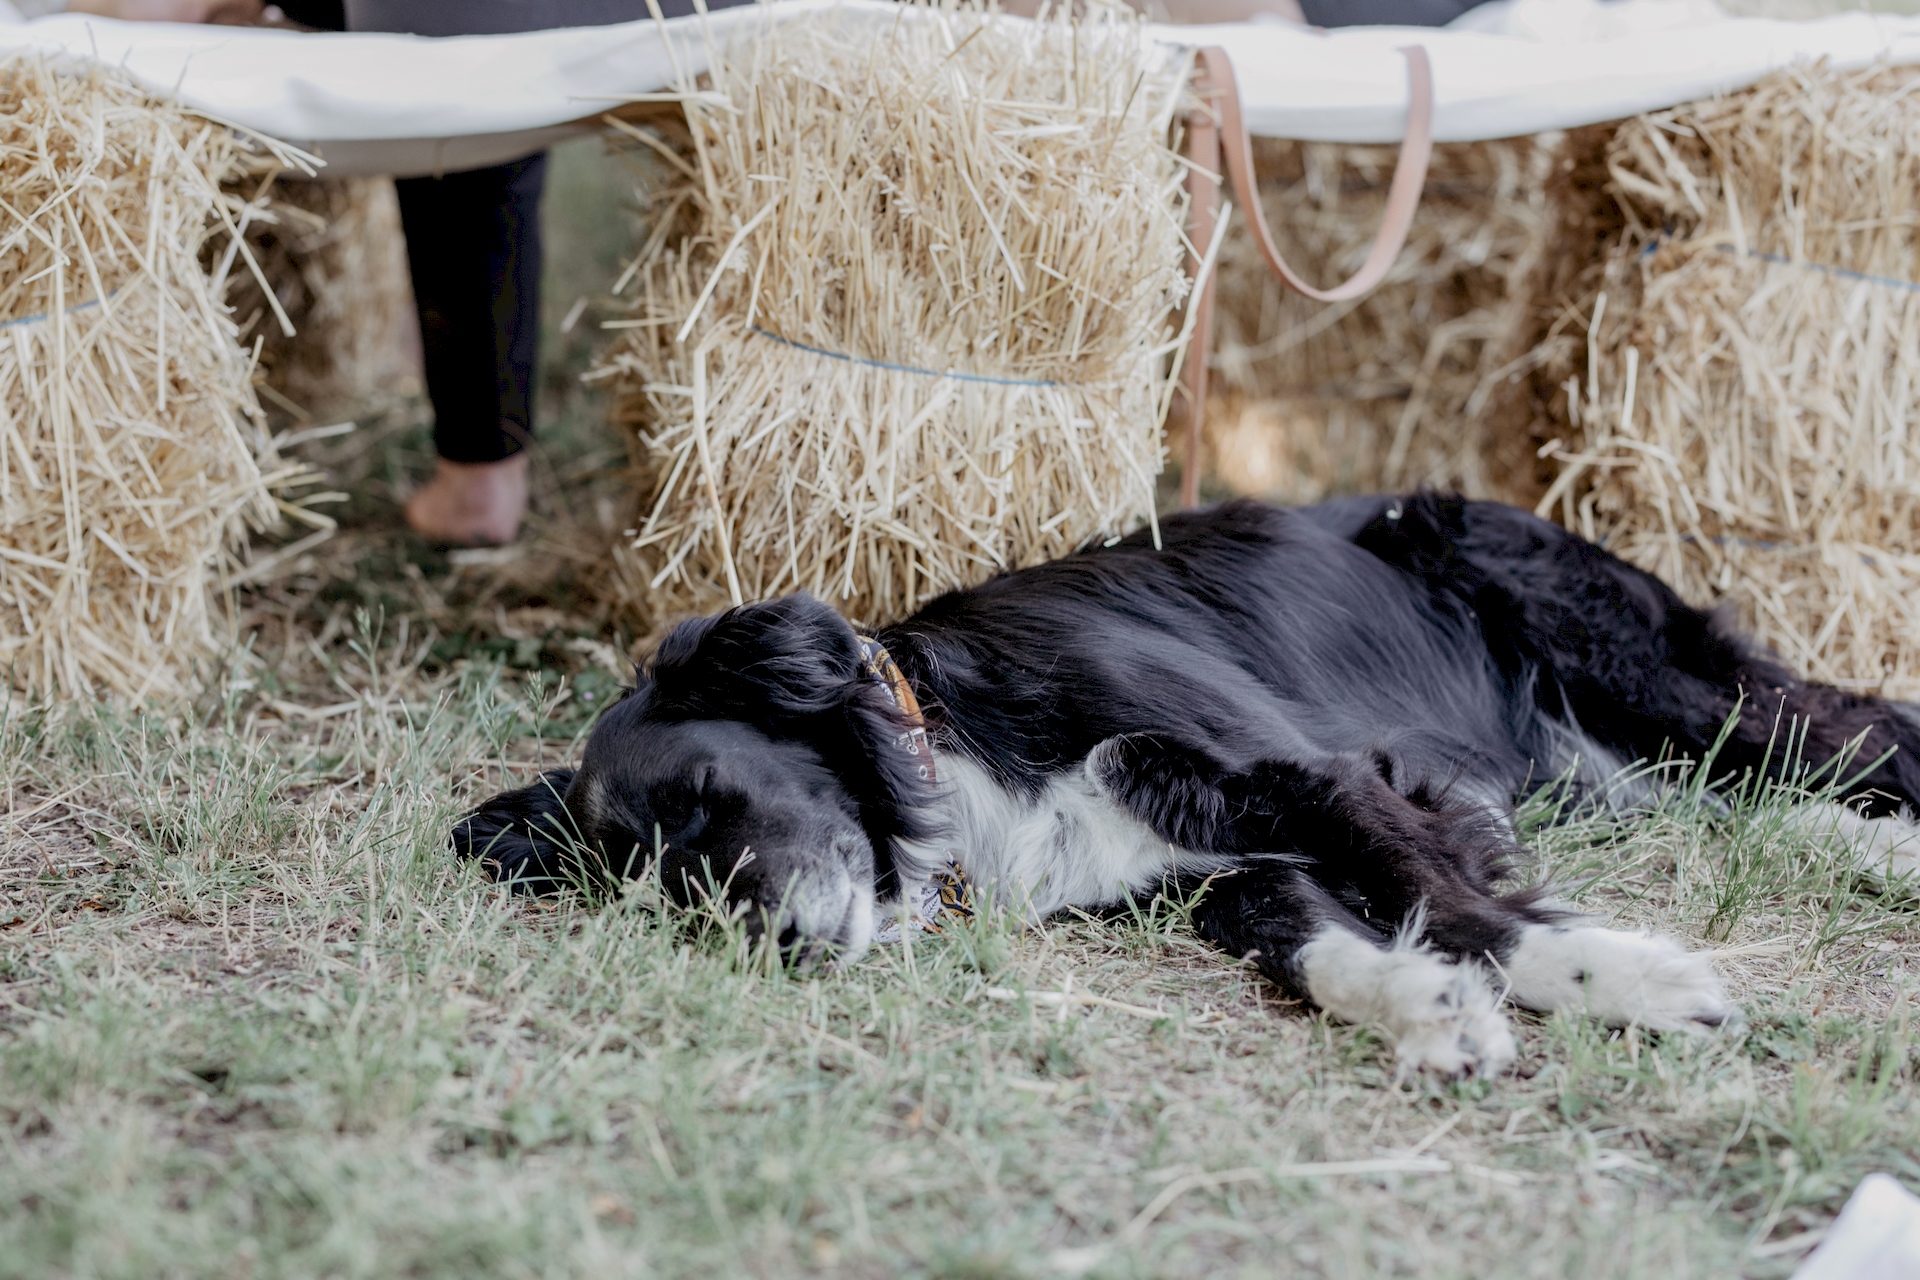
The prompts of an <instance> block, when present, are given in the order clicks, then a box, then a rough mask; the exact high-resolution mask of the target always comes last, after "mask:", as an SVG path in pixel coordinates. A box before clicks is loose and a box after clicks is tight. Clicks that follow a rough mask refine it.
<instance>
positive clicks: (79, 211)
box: [0, 55, 326, 698]
mask: <svg viewBox="0 0 1920 1280" xmlns="http://www.w3.org/2000/svg"><path fill="white" fill-rule="evenodd" d="M253 145H254V144H252V143H250V142H248V141H247V140H246V139H243V138H242V137H241V136H240V135H238V134H236V133H235V131H234V130H233V128H232V127H231V126H228V125H223V124H217V123H214V122H211V121H208V120H205V119H203V118H200V117H197V116H193V115H190V114H188V113H187V112H185V111H183V110H181V109H180V108H178V107H176V106H173V105H171V104H169V103H166V102H164V101H161V100H159V99H156V98H155V97H153V96H152V95H151V94H150V93H148V92H147V91H145V90H143V89H140V88H138V87H137V86H135V85H134V84H133V83H132V82H131V81H129V80H128V79H127V78H125V77H124V76H121V75H119V74H117V73H115V72H113V71H110V70H107V69H104V68H100V67H97V66H88V65H84V64H79V65H75V64H66V65H58V64H54V63H51V62H49V61H46V60H44V59H41V58H39V57H37V56H31V55H29V56H21V57H16V58H14V59H13V60H12V61H10V62H7V63H5V64H4V65H0V201H3V203H0V670H4V671H5V672H6V673H7V677H8V680H9V682H10V683H11V685H12V687H13V688H14V689H16V690H19V691H22V692H25V693H27V694H29V695H32V696H47V695H53V694H64V695H66V696H70V697H71V696H83V695H90V694H98V693H113V694H118V695H122V696H126V697H132V698H139V697H173V696H178V695H180V694H182V693H184V692H186V691H187V690H188V689H189V687H190V680H191V677H192V674H193V670H194V667H195V665H196V664H205V663H206V662H208V661H209V660H211V659H212V658H214V657H215V655H216V654H217V653H218V652H219V651H220V650H221V649H222V648H223V647H224V646H225V645H226V644H227V643H228V642H229V641H230V639H231V625H230V610H229V606H228V603H227V601H226V600H225V599H224V598H223V594H222V592H221V590H220V586H221V582H222V579H223V578H226V577H227V576H228V575H230V574H232V573H234V572H235V571H236V570H238V569H240V568H241V567H242V565H243V563H244V556H245V540H246V535H247V533H248V531H249V530H259V529H264V528H267V527H269V526H271V525H275V524H277V523H279V521H280V516H281V513H282V512H283V511H292V512H293V513H295V514H297V515H300V516H301V517H302V518H303V519H305V520H307V521H308V522H309V523H318V524H324V523H326V522H325V520H324V518H323V517H319V516H315V515H312V514H311V513H307V512H305V511H304V510H302V509H300V508H298V507H295V506H292V505H291V504H289V503H287V502H285V501H283V500H282V498H281V497H280V496H279V495H280V494H282V493H284V492H286V491H287V490H288V488H289V487H290V486H292V485H294V484H296V483H297V482H298V481H300V480H302V479H304V478H305V476H304V469H303V468H299V467H295V466H291V465H288V464H286V463H283V462H282V461H281V460H280V459H279V458H278V456H277V455H276V452H275V450H274V447H273V444H272V442H271V441H270V440H269V439H268V438H267V436H266V435H265V433H264V431H263V430H262V429H261V426H260V422H259V417H258V408H257V406H256V404H255V402H254V397H253V389H252V386H251V376H252V359H251V354H250V352H249V351H247V350H246V349H244V348H242V347H241V346H240V345H239V343H238V342H237V341H236V339H235V333H234V327H233V323H232V321H231V320H230V318H229V316H228V313H227V310H226V308H225V307H224V306H223V305H222V303H221V295H222V292H223V289H224V286H223V284H222V281H221V279H220V278H219V276H221V275H222V274H224V271H225V270H228V269H231V270H246V269H247V263H246V261H245V260H244V255H239V254H229V253H228V252H227V249H228V248H229V247H230V246H232V245H233V244H234V238H233V237H234V233H237V232H238V231H239V230H240V229H241V222H243V221H244V219H245V218H246V216H247V210H246V208H245V205H244V203H243V202H241V201H239V200H238V199H237V198H232V197H225V196H223V195H222V192H221V183H222V182H223V181H226V180H228V179H229V178H232V177H234V176H237V175H238V174H239V173H240V172H241V171H242V170H243V169H244V168H246V167H248V166H257V165H259V164H260V163H261V162H262V156H263V155H264V159H265V162H266V163H268V164H276V163H285V164H291V163H294V159H293V156H292V154H291V153H279V152H275V151H273V150H272V149H271V148H269V149H268V150H267V151H266V152H264V153H261V154H249V151H250V148H252V147H253ZM223 242H224V243H223ZM209 262H210V263H211V264H213V266H214V273H213V274H210V273H209V271H208V269H207V265H205V264H206V263H209Z"/></svg>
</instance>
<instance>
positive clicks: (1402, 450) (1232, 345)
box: [1203, 134, 1562, 505]
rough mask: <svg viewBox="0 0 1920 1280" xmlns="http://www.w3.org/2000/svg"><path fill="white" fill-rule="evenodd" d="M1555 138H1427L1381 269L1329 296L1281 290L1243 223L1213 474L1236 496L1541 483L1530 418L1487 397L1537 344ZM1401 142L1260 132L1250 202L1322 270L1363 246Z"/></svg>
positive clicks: (1284, 240) (1224, 286)
mask: <svg viewBox="0 0 1920 1280" xmlns="http://www.w3.org/2000/svg"><path fill="white" fill-rule="evenodd" d="M1561 141H1562V140H1561V135H1557V134H1549V135H1543V136H1542V137H1540V138H1518V139H1509V140H1504V141H1496V142H1477V143H1450V144H1442V145H1439V146H1436V147H1435V148H1434V150H1433V160H1432V164H1431V167H1430V168H1429V171H1428V177H1427V185H1426V191H1425V193H1424V194H1423V196H1422V198H1421V203H1420V208H1419V211H1418V213H1417V214H1416V215H1415V217H1414V221H1413V229H1412V232H1411V233H1410V234H1409V236H1408V238H1407V246H1406V248H1405V249H1404V250H1403V251H1402V252H1401V254H1400V257H1399V259H1398V260H1397V261H1396V262H1395V264H1394V267H1393V270H1392V272H1391V273H1390V274H1389V275H1388V276H1387V279H1386V282H1385V283H1384V284H1382V285H1381V287H1380V288H1379V289H1378V290H1376V291H1375V292H1374V293H1372V294H1370V295H1368V296H1367V297H1365V298H1362V299H1359V300H1356V301H1352V302H1345V303H1338V304H1335V305H1332V306H1328V305H1324V304H1322V303H1318V302H1314V301H1312V300H1310V299H1307V298H1303V297H1301V296H1300V295H1298V294H1295V293H1292V292H1290V291H1288V290H1286V289H1283V288H1282V287H1281V285H1280V283H1279V282H1278V281H1277V280H1275V279H1274V278H1273V277H1272V276H1271V275H1270V274H1269V273H1268V272H1267V271H1265V270H1264V269H1263V268H1262V266H1261V263H1260V260H1259V258H1258V256H1257V254H1256V253H1255V250H1254V247H1253V243H1252V240H1251V238H1250V237H1249V236H1247V235H1246V234H1245V232H1244V230H1242V231H1240V232H1237V233H1230V234H1229V236H1228V238H1227V244H1226V247H1225V248H1224V249H1223V250H1222V252H1221V257H1220V271H1219V280H1218V282H1217V283H1216V285H1215V289H1216V290H1217V294H1216V300H1215V308H1216V310H1215V319H1214V324H1215V331H1216V333H1217V334H1218V338H1217V340H1216V346H1215V353H1214V357H1213V363H1212V367H1213V369H1214V371H1215V379H1216V382H1215V385H1216V387H1217V388H1218V391H1219V398H1218V399H1217V400H1216V402H1215V404H1214V405H1213V406H1212V407H1211V408H1210V409H1209V411H1208V415H1207V427H1206V437H1205V439H1204V440H1203V446H1204V453H1205V457H1206V458H1207V460H1208V463H1209V467H1208V469H1209V471H1210V472H1211V473H1212V475H1213V476H1214V477H1215V478H1216V479H1217V480H1218V481H1220V482H1221V483H1223V484H1225V485H1226V486H1227V487H1228V488H1231V489H1233V490H1235V491H1237V492H1240V493H1247V494H1258V495H1262V496H1268V497H1275V498H1279V499H1282V500H1285V501H1290V502H1312V501H1317V500H1319V499H1320V498H1323V497H1326V496H1327V495H1328V494H1330V493H1337V492H1351V491H1355V490H1381V489H1397V488H1407V487H1412V486H1415V485H1430V486H1435V487H1439V488H1446V489H1455V490H1458V491H1460V492H1463V493H1466V494H1468V495H1469V496H1472V497H1488V498H1501V499H1504V500H1507V501H1516V500H1524V501H1526V502H1527V503H1528V504H1529V505H1530V504H1531V503H1532V501H1533V499H1534V498H1535V497H1537V496H1538V493H1539V485H1540V481H1539V479H1538V477H1537V472H1538V470H1539V468H1538V464H1537V463H1536V460H1535V459H1534V456H1533V448H1532V445H1531V442H1530V440H1529V437H1528V433H1527V429H1526V425H1525V423H1524V422H1520V423H1516V422H1514V421H1510V420H1509V415H1508V414H1507V413H1506V412H1505V410H1506V407H1507V406H1508V404H1509V403H1511V400H1510V398H1509V397H1506V396H1503V395H1501V394H1499V392H1500V391H1501V390H1502V388H1503V387H1504V386H1505V384H1506V383H1507V382H1509V381H1510V380H1512V379H1514V378H1516V377H1519V376H1522V375H1524V373H1525V372H1526V371H1527V370H1528V369H1529V368H1530V367H1531V361H1532V359H1533V357H1532V356H1531V354H1530V351H1529V348H1530V347H1531V345H1532V338H1533V334H1534V328H1535V325H1534V317H1533V313H1532V302H1533V293H1532V288H1531V286H1532V281H1533V279H1534V276H1535V273H1536V268H1537V266H1538V264H1539V262H1540V260H1541V256H1542V255H1543V254H1544V253H1546V252H1547V250H1548V247H1549V245H1550V243H1551V240H1552V237H1551V236H1550V234H1549V232H1550V218H1549V214H1550V212H1551V205H1550V202H1549V200H1548V198H1547V187H1548V182H1549V178H1550V177H1551V175H1552V173H1553V171H1554V164H1555V161H1556V158H1557V157H1558V156H1559V154H1560V147H1561ZM1395 157H1396V149H1395V148H1393V147H1385V146H1350V145H1342V144H1335V143H1301V142H1286V141H1279V140H1261V141H1259V142H1257V143H1256V144H1255V157H1254V159H1255V168H1256V170H1257V171H1258V173H1259V175H1260V193H1261V201H1262V203H1263V204H1264V205H1265V206H1266V209H1267V213H1268V216H1269V219H1270V221H1271V222H1272V223H1273V226H1274V230H1275V234H1276V235H1277V236H1278V237H1279V239H1280V242H1281V244H1282V245H1283V247H1284V248H1285V250H1286V251H1287V252H1288V253H1289V254H1290V255H1293V256H1295V257H1297V259H1298V260H1299V261H1301V262H1305V263H1311V264H1314V271H1315V274H1316V275H1317V276H1318V277H1319V278H1321V279H1323V280H1336V279H1341V278H1343V277H1345V276H1346V275H1348V274H1350V273H1351V272H1352V271H1353V270H1354V269H1355V268H1356V267H1357V266H1358V265H1359V263H1360V261H1361V260H1362V259H1363V258H1364V257H1365V256H1366V253H1367V251H1368V249H1369V248H1370V247H1371V245H1372V239H1373V229H1374V228H1375V227H1376V226H1378V225H1379V222H1380V216H1381V210H1382V208H1383V207H1384V206H1385V203H1386V198H1387V188H1388V186H1389V184H1390V182H1391V179H1392V175H1393V167H1394V160H1395Z"/></svg>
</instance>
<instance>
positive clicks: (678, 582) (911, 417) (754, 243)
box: [596, 7, 1189, 629]
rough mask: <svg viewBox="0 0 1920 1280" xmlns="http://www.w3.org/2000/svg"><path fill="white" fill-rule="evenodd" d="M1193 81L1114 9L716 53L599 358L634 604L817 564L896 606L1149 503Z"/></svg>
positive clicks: (1174, 336) (717, 590) (837, 593)
mask: <svg viewBox="0 0 1920 1280" xmlns="http://www.w3.org/2000/svg"><path fill="white" fill-rule="evenodd" d="M1184 83H1185V62H1184V59H1183V58H1181V57H1178V56H1174V55H1170V54H1168V53H1167V52H1165V51H1164V50H1162V49H1161V48H1159V47H1158V46H1156V45H1155V44H1154V43H1152V42H1150V41H1148V40H1147V39H1145V38H1144V36H1143V34H1142V33H1141V31H1140V29H1139V25H1138V23H1137V20H1135V19H1134V18H1133V17H1132V16H1131V15H1126V16H1121V15H1119V14H1115V13H1107V12H1101V13H1095V14H1093V15H1091V16H1088V17H1087V18H1085V19H1084V20H1082V21H1079V22H1068V21H1065V20H1054V21H1049V22H1042V23H1023V22H1010V21H1004V20H995V19H994V18H992V17H990V16H988V15H985V14H982V13H979V12H974V11H966V10H959V9H955V8H952V7H943V8H934V7H903V9H902V11H901V13H900V15H899V17H898V18H897V19H895V20H888V21H885V22H875V21H873V20H872V19H871V18H859V17H856V16H852V15H845V14H832V13H827V14H819V15H809V16H806V17H804V18H795V19H790V20H787V21H783V22H778V23H777V25H775V24H774V22H773V21H772V20H771V19H770V20H769V22H768V24H767V25H766V27H765V28H764V29H762V30H761V31H759V32H756V33H753V34H750V35H747V36H745V37H743V38H741V39H740V40H738V41H737V42H735V43H733V44H730V45H728V46H727V47H725V48H722V49H720V50H718V51H717V55H716V57H715V58H714V61H713V66H712V71H711V89H710V90H708V91H706V92H702V93H698V94H690V95H689V96H688V97H687V99H686V102H685V106H686V113H687V120H688V126H689V128H688V134H687V136H686V137H685V138H683V139H681V140H680V141H681V143H682V144H683V145H682V147H680V148H677V149H676V148H673V147H668V146H666V145H665V144H662V146H661V150H663V152H665V153H666V154H669V155H670V156H671V157H672V162H673V164H674V165H675V166H676V168H677V171H678V173H679V178H680V180H679V181H678V183H677V184H675V185H673V186H672V188H671V189H670V190H668V191H666V192H665V193H664V194H663V195H662V196H661V198H660V199H659V200H658V202H657V204H656V208H657V210H658V216H657V219H656V226H657V228H658V229H657V230H656V231H655V233H654V235H653V239H652V241H651V242H650V243H649V244H648V245H647V246H646V247H645V249H644V250H643V251H642V252H641V254H640V256H639V257H638V259H637V260H636V261H635V263H634V265H633V267H632V269H631V270H630V271H629V272H628V275H627V277H626V278H625V279H623V280H622V281H621V282H620V283H621V285H630V286H632V288H633V290H634V297H635V299H636V301H635V303H634V305H633V312H632V315H631V316H630V317H629V318H627V319H623V320H617V321H614V322H611V327H617V328H620V329H622V330H624V332H623V334H622V336H621V338H620V340H619V341H618V342H617V344H616V345H615V347H614V349H613V350H612V351H611V353H610V354H609V355H608V357H607V358H606V360H605V361H604V362H603V364H602V366H601V367H600V369H599V370H598V371H597V375H596V376H599V377H602V378H606V379H610V380H611V381H612V383H613V385H614V387H615V390H616V395H617V400H618V404H619V410H618V412H619V414H620V416H621V419H622V421H624V422H625V423H626V424H628V425H629V426H630V427H631V428H632V429H633V430H634V432H635V436H634V439H635V442H636V445H635V455H636V461H637V463H638V468H639V471H640V474H641V477H642V492H643V505H642V515H643V519H642V520H641V522H640V524H639V527H638V528H637V530H636V531H635V533H634V536H633V541H632V544H631V546H630V547H629V548H627V549H625V551H624V552H623V558H622V566H623V570H624V576H625V579H626V582H627V584H628V589H629V591H630V593H631V596H630V598H631V601H632V604H633V606H634V608H635V610H636V612H637V613H638V615H639V620H640V622H641V624H642V627H643V629H645V628H648V627H654V626H658V625H660V624H662V623H664V622H666V621H670V620H671V619H672V618H674V617H676V616H680V615H684V614H687V613H693V612H700V611H706V610H709V609H712V608H715V607H718V606H724V605H726V604H727V603H728V602H729V601H730V600H739V599H743V598H744V599H752V598H756V597H763V596H770V595H775V594H779V593H782V592H787V591H793V590H799V589H805V590H808V591H812V592H814V593H815V594H817V595H819V596H821V597H822V598H824V599H827V600H829V601H831V602H833V603H834V604H836V605H838V606H839V607H841V608H842V609H843V610H845V611H846V612H847V613H848V614H850V615H851V616H853V617H854V618H856V619H858V620H861V621H869V622H871V621H880V620H884V619H887V618H892V617H898V616H900V615H902V614H904V613H906V612H907V611H909V610H911V609H913V608H914V607H916V606H917V605H918V604H919V603H920V602H921V601H923V600H925V599H926V598H928V597H929V596H931V595H933V594H935V593H937V592H940V591H943V590H946V589H949V588H952V587H957V586H962V585H965V584H969V583H973V582H977V581H979V580H980V579H982V578H984V577H986V576H988V575H990V574H992V573H994V572H996V571H998V570H1001V569H1006V568H1010V567H1013V566H1017V565H1021V564H1026V563H1031V562H1033V561H1036V560H1040V559H1044V558H1047V557H1050V556H1054V555H1058V554H1061V553H1063V552H1066V551H1070V550H1072V549H1074V548H1076V547H1078V546H1080V545H1082V544H1084V543H1085V542H1087V541H1088V540H1089V539H1091V538H1096V537H1106V536H1111V535H1116V534H1120V533H1123V532H1126V531H1128V530H1130V529H1131V528H1133V527H1135V526H1137V525H1139V524H1140V523H1142V522H1143V521H1146V520H1148V519H1150V518H1151V515H1152V512H1153V506H1154V483H1155V477H1156V476H1157V475H1158V473H1159V471H1160V468H1161V458H1162V452H1161V450H1162V442H1161V432H1160V424H1161V421H1162V418H1163V416H1164V414H1165V410H1166V406H1167V403H1168V399H1169V396H1170V393H1171V381H1170V375H1171V373H1172V371H1173V370H1174V369H1176V368H1177V361H1178V357H1179V354H1180V350H1181V346H1182V342H1181V330H1180V328H1179V326H1178V324H1177V323H1176V322H1177V321H1178V320H1179V319H1180V318H1181V317H1180V316H1179V315H1178V314H1177V311H1178V308H1179V307H1180V304H1181V303H1182V301H1183V300H1184V299H1185V297H1186V296H1187V292H1188V287H1189V282H1188V278H1187V274H1186V263H1185V257H1186V241H1185V237H1184V235H1183V233H1182V227H1183V225H1184V208H1185V204H1184V193H1183V190H1182V183H1183V170H1182V167H1181V164H1180V161H1179V157H1178V155H1177V152H1176V151H1175V150H1174V147H1173V138H1172V133H1173V130H1174V128H1175V123H1176V120H1175V118H1176V114H1177V111H1178V109H1179V106H1180V104H1181V102H1182V98H1183V89H1184ZM615 292H616V293H619V292H622V289H621V288H618V287H616V290H615Z"/></svg>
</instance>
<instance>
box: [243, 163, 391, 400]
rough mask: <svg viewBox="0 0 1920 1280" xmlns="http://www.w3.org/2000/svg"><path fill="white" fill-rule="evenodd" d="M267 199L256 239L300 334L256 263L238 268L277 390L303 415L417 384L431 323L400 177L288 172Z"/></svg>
mask: <svg viewBox="0 0 1920 1280" xmlns="http://www.w3.org/2000/svg"><path fill="white" fill-rule="evenodd" d="M244 194H245V195H247V196H248V197H249V198H251V197H252V195H253V192H252V191H251V190H244ZM264 204H265V208H264V209H263V210H262V212H261V213H260V214H259V215H258V216H257V217H256V218H255V220H254V222H253V224H252V225H251V226H250V227H249V228H248V231H247V243H248V245H249V247H250V248H251V249H252V251H253V256H254V258H255V259H256V260H257V261H258V262H259V264H260V269H261V274H262V275H263V276H264V277H265V278H266V281H267V283H268V284H269V285H271V286H272V288H273V292H274V295H275V298H276V300H277V301H278V302H279V304H280V311H281V312H282V313H284V314H285V315H286V316H287V318H288V319H289V320H291V321H292V323H293V327H294V332H293V333H292V334H291V335H289V334H287V333H286V332H285V331H284V330H282V329H281V327H280V325H279V323H278V321H277V318H276V315H275V312H274V310H273V308H272V307H271V306H269V304H268V303H267V300H266V296H265V294H264V293H263V291H262V290H261V287H260V284H259V282H258V281H256V280H255V279H254V277H253V275H252V273H250V272H242V273H240V274H238V275H236V276H234V277H233V278H232V288H231V292H230V293H229V295H228V304H229V306H231V308H232V310H233V314H234V318H235V320H236V321H237V322H238V324H239V327H240V336H241V340H242V342H251V341H252V339H253V337H254V336H255V335H259V336H260V337H261V338H262V339H263V342H262V343H261V349H260V369H261V371H262V373H263V374H264V375H265V379H266V380H265V382H264V383H263V384H262V385H263V386H264V388H265V392H264V394H265V395H266V397H267V398H268V400H270V401H272V402H273V403H275V404H278V405H279V407H281V408H283V409H287V410H289V411H292V412H294V413H295V414H296V416H299V415H304V414H313V413H327V412H331V411H345V412H351V411H353V410H354V409H357V408H358V407H360V406H362V405H364V404H365V403H366V402H367V401H369V400H371V399H374V398H376V397H379V396H381V395H382V394H385V393H397V392H401V391H403V390H404V389H405V388H406V387H407V386H408V385H409V383H410V382H416V381H417V379H418V377H419V364H420V356H419V350H420V338H419V329H418V324H417V322H416V321H415V319H414V311H413V289H412V286H411V284H410V283H409V277H408V274H407V244H406V237H405V234H404V232H403V231H402V230H401V226H400V203H399V200H398V199H397V198H396V197H395V195H394V190H393V182H392V180H391V179H389V178H309V177H306V176H304V175H302V174H298V173H292V174H286V173H283V174H282V175H280V177H279V178H278V179H276V180H275V181H274V183H273V184H272V186H271V187H270V188H269V189H268V190H267V192H266V193H265V199H264Z"/></svg>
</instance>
